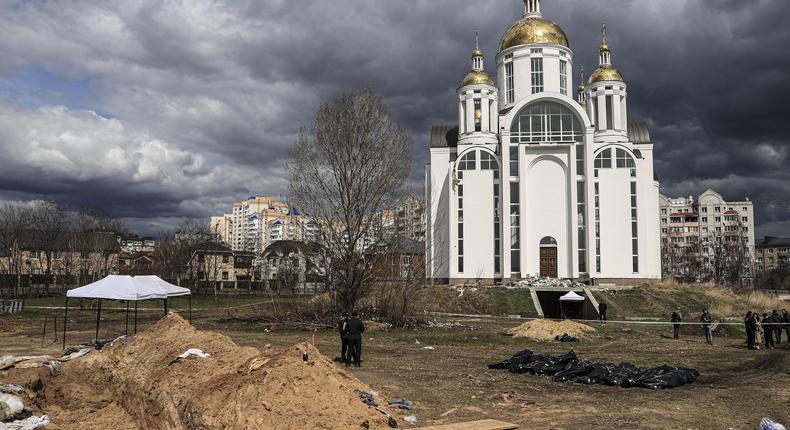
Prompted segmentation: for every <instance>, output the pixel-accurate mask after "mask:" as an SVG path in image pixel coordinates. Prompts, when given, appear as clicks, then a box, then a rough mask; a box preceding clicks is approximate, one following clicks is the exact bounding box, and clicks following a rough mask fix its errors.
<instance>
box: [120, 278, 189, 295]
mask: <svg viewBox="0 0 790 430" xmlns="http://www.w3.org/2000/svg"><path fill="white" fill-rule="evenodd" d="M132 280H133V281H134V282H137V283H141V284H143V285H150V286H152V287H155V288H159V289H161V290H162V291H164V292H165V293H166V294H167V297H179V296H188V295H190V294H192V291H190V290H189V288H184V287H179V286H177V285H173V284H171V283H169V282H167V281H165V280H163V279H162V278H160V277H158V276H156V275H146V276H135V277H134V278H132Z"/></svg>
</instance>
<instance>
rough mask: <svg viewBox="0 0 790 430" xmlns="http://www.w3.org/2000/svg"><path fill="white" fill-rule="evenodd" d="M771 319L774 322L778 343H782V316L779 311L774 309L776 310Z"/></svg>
mask: <svg viewBox="0 0 790 430" xmlns="http://www.w3.org/2000/svg"><path fill="white" fill-rule="evenodd" d="M771 320H772V321H773V322H774V333H776V344H777V345H779V344H780V343H782V322H783V321H782V316H781V315H779V311H777V310H776V309H774V312H773V313H772V314H771Z"/></svg>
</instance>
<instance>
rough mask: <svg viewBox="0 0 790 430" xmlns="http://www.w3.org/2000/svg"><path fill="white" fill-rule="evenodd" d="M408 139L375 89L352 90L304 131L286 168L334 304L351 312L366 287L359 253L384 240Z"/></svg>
mask: <svg viewBox="0 0 790 430" xmlns="http://www.w3.org/2000/svg"><path fill="white" fill-rule="evenodd" d="M411 148H412V142H411V139H410V138H409V136H408V134H407V133H406V131H405V130H404V129H403V128H401V127H400V126H399V125H398V124H397V123H396V122H395V121H394V120H393V118H392V116H391V114H390V111H389V109H388V108H387V106H386V104H385V102H384V100H383V98H381V97H380V96H378V95H376V94H374V93H373V91H372V90H370V89H366V90H361V91H360V90H351V91H348V92H346V93H344V94H343V95H341V96H340V98H339V99H337V100H335V101H333V102H329V103H325V104H323V105H322V106H321V107H320V109H319V110H318V113H317V115H316V118H315V120H314V122H313V124H312V125H311V126H310V127H309V128H305V129H302V131H301V133H300V135H299V139H298V141H297V143H296V146H295V148H294V151H293V154H292V159H291V161H290V162H289V163H288V165H287V168H288V170H289V173H290V179H291V183H290V199H291V201H292V202H293V204H294V205H295V206H297V207H300V208H301V209H303V210H304V211H305V212H306V213H308V214H309V215H310V216H312V217H314V218H316V220H317V221H318V222H319V224H320V239H321V240H320V241H321V242H322V244H324V245H325V246H326V247H327V251H328V253H329V256H330V261H331V262H332V268H331V269H332V273H331V276H330V279H332V281H333V285H332V287H333V290H334V292H335V293H336V299H337V302H338V304H339V305H341V306H343V307H344V308H346V309H353V308H354V306H355V305H356V303H357V301H358V300H359V299H360V297H361V294H362V292H363V288H365V287H366V286H368V282H369V281H370V277H371V267H370V265H369V264H368V262H366V261H365V258H364V256H363V251H364V249H365V248H366V247H367V246H375V245H377V244H378V243H380V242H381V240H382V239H383V236H384V228H383V226H382V223H381V217H382V214H383V212H384V211H385V210H390V209H392V208H394V206H395V202H396V199H397V197H398V192H399V191H400V189H401V187H402V186H403V183H404V181H405V180H406V178H407V177H408V176H409V173H410V171H411Z"/></svg>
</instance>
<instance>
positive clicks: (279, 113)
mask: <svg viewBox="0 0 790 430" xmlns="http://www.w3.org/2000/svg"><path fill="white" fill-rule="evenodd" d="M0 8H2V9H4V10H1V11H0V12H2V13H0V54H2V56H3V58H4V59H5V60H4V62H3V63H2V64H0V135H2V136H0V137H2V140H0V149H2V150H3V152H4V154H6V156H5V157H4V158H3V160H0V167H2V170H1V171H0V198H4V197H5V198H8V199H16V200H19V199H26V198H33V197H47V198H55V199H58V200H64V201H68V202H72V203H73V204H75V205H81V204H86V203H93V204H94V205H96V206H100V207H103V208H104V209H106V210H108V211H110V212H111V213H113V214H114V215H118V216H124V217H127V218H128V219H129V220H130V222H131V223H132V224H133V225H135V226H139V227H140V228H143V229H149V230H150V229H155V228H162V227H163V226H168V225H172V223H174V222H176V221H178V220H180V219H183V218H188V217H206V216H208V215H210V214H216V213H220V212H221V211H222V210H227V209H229V207H230V206H229V205H230V203H231V202H233V201H235V200H239V199H242V198H244V197H246V196H247V195H249V194H272V195H275V196H277V195H281V194H283V193H284V192H285V190H286V185H287V181H286V178H285V173H284V170H283V168H282V164H283V161H284V160H285V159H286V157H287V155H288V151H289V150H290V147H291V145H292V143H293V142H294V140H295V138H296V135H297V133H298V130H299V128H300V127H302V126H305V125H307V124H308V123H309V121H310V120H311V118H312V117H313V115H314V113H315V111H316V109H317V107H318V106H319V104H320V103H322V102H324V101H327V100H330V99H332V98H333V97H336V96H337V95H338V94H339V93H340V92H342V91H344V90H346V89H348V88H351V87H361V86H370V87H372V88H373V89H374V90H375V91H377V92H378V93H380V94H382V95H384V96H385V97H386V99H387V101H388V103H389V105H390V107H391V109H392V112H393V114H394V116H395V117H396V118H397V120H398V121H399V122H400V123H401V124H402V125H403V126H404V127H405V128H407V129H408V130H409V131H410V132H411V134H412V136H413V138H414V140H415V149H414V154H413V157H414V163H415V166H414V169H413V174H412V175H411V177H410V178H409V185H410V187H411V188H412V189H414V190H419V189H420V188H421V181H422V177H423V167H424V163H425V161H426V158H427V141H428V132H429V129H430V126H431V125H432V124H436V123H452V122H453V121H454V120H455V118H456V115H457V113H456V101H455V90H456V87H457V85H458V84H459V83H460V81H461V79H462V78H463V76H464V75H465V73H466V72H467V71H468V69H469V66H470V60H469V55H470V51H471V48H472V44H473V40H474V32H475V31H479V32H480V35H481V47H482V48H483V49H484V51H485V53H486V54H487V58H486V66H487V68H488V70H489V72H491V73H493V63H494V56H495V54H496V52H495V49H496V47H497V44H498V41H499V38H500V37H501V35H502V33H503V32H504V31H505V30H506V29H507V27H508V26H509V25H510V24H512V23H513V22H514V21H515V20H516V19H518V18H519V15H520V11H521V10H522V4H521V2H520V1H518V0H483V1H475V2H469V1H462V0H408V1H398V2H394V1H387V0H376V1H373V0H344V1H332V2H328V1H317V0H316V1H299V2H293V1H289V0H267V1H247V2H244V1H233V2H221V1H207V0H204V1H194V2H187V3H182V2H170V1H166V2H147V1H123V2H110V3H105V4H96V3H95V2H79V1H77V2H72V3H70V4H69V6H68V7H65V6H64V4H63V3H54V2H22V3H17V4H12V5H6V6H5V7H0ZM543 11H544V15H545V16H546V17H547V18H550V19H552V20H554V21H556V22H558V23H559V24H560V25H561V26H562V27H563V28H564V29H565V31H566V32H567V34H568V37H569V39H570V41H571V48H572V49H573V50H574V54H575V57H574V58H575V66H576V67H577V68H578V67H579V66H582V65H583V66H584V67H585V69H586V70H587V71H588V73H589V71H591V70H592V69H593V68H594V67H595V65H596V48H597V46H598V43H599V41H600V33H599V29H600V24H601V22H603V21H606V22H607V24H608V27H609V33H608V42H609V44H610V46H611V47H612V49H613V51H614V57H613V59H614V63H615V65H616V66H617V67H618V68H619V69H620V71H621V72H622V73H623V75H624V76H625V78H626V80H627V82H628V85H629V109H630V118H631V119H644V120H646V121H648V123H649V124H650V126H651V132H652V134H653V140H654V142H655V145H656V157H657V160H656V166H657V168H658V171H659V175H660V176H661V179H662V192H664V193H665V194H667V195H688V194H693V195H698V194H699V193H701V192H702V191H704V189H705V188H707V187H712V188H714V189H716V190H718V191H719V192H721V193H722V194H724V195H725V196H726V197H727V198H731V199H741V198H744V197H747V196H748V197H750V198H752V199H753V200H755V202H756V204H757V221H758V223H759V231H758V233H766V234H790V214H788V212H789V211H790V208H788V204H787V203H786V202H788V201H790V187H788V186H787V185H788V180H790V176H788V173H787V172H788V164H790V161H789V160H788V154H787V152H788V146H790V142H788V138H787V137H786V136H787V133H786V132H784V130H783V129H784V124H785V123H786V118H787V117H788V107H787V106H788V102H787V100H788V99H789V97H790V78H788V77H787V76H786V71H787V70H790V55H789V54H788V52H787V50H786V49H785V47H786V46H788V45H790V30H788V29H787V28H786V27H787V26H786V25H784V23H783V22H782V20H783V19H784V17H785V16H787V13H788V12H790V3H788V2H785V1H781V0H773V1H771V0H759V1H752V2H743V1H735V0H706V1H703V2H700V1H695V0H662V1H655V0H605V1H604V0H564V1H559V0H556V1H555V0H544V1H543ZM31 68H36V69H40V70H43V71H45V73H46V74H49V75H51V76H52V77H53V80H54V79H57V81H58V82H59V83H61V82H65V83H69V82H75V83H77V84H78V85H80V86H81V87H80V88H79V89H78V91H77V90H76V89H73V88H63V85H64V84H59V86H58V87H56V88H55V90H56V91H54V92H53V91H49V90H51V89H50V88H47V90H48V91H49V93H53V94H50V95H48V96H47V97H46V98H43V97H39V98H36V97H32V96H29V95H28V94H35V93H36V91H35V89H36V88H35V87H36V86H39V85H40V84H38V83H31V82H28V81H26V80H25V74H24V73H20V71H25V70H30V69H31ZM577 76H578V75H577V74H574V80H576V79H577ZM77 84H75V85H77ZM31 86H32V87H33V88H32V89H30V87H31ZM8 88H14V89H16V88H22V89H26V90H25V91H22V93H24V94H22V95H19V94H20V91H10V90H6V89H8ZM31 100H32V101H31ZM36 100H38V102H39V103H40V105H38V106H37V105H36ZM53 100H54V101H56V102H55V103H54V105H53ZM58 106H60V107H58ZM91 111H93V112H100V113H101V116H103V117H104V118H102V117H99V116H96V115H93V114H92V113H91ZM107 118H110V119H107Z"/></svg>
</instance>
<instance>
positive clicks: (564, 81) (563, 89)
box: [560, 60, 568, 95]
mask: <svg viewBox="0 0 790 430" xmlns="http://www.w3.org/2000/svg"><path fill="white" fill-rule="evenodd" d="M560 93H561V94H565V95H567V94H568V62H567V61H565V60H560Z"/></svg>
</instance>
